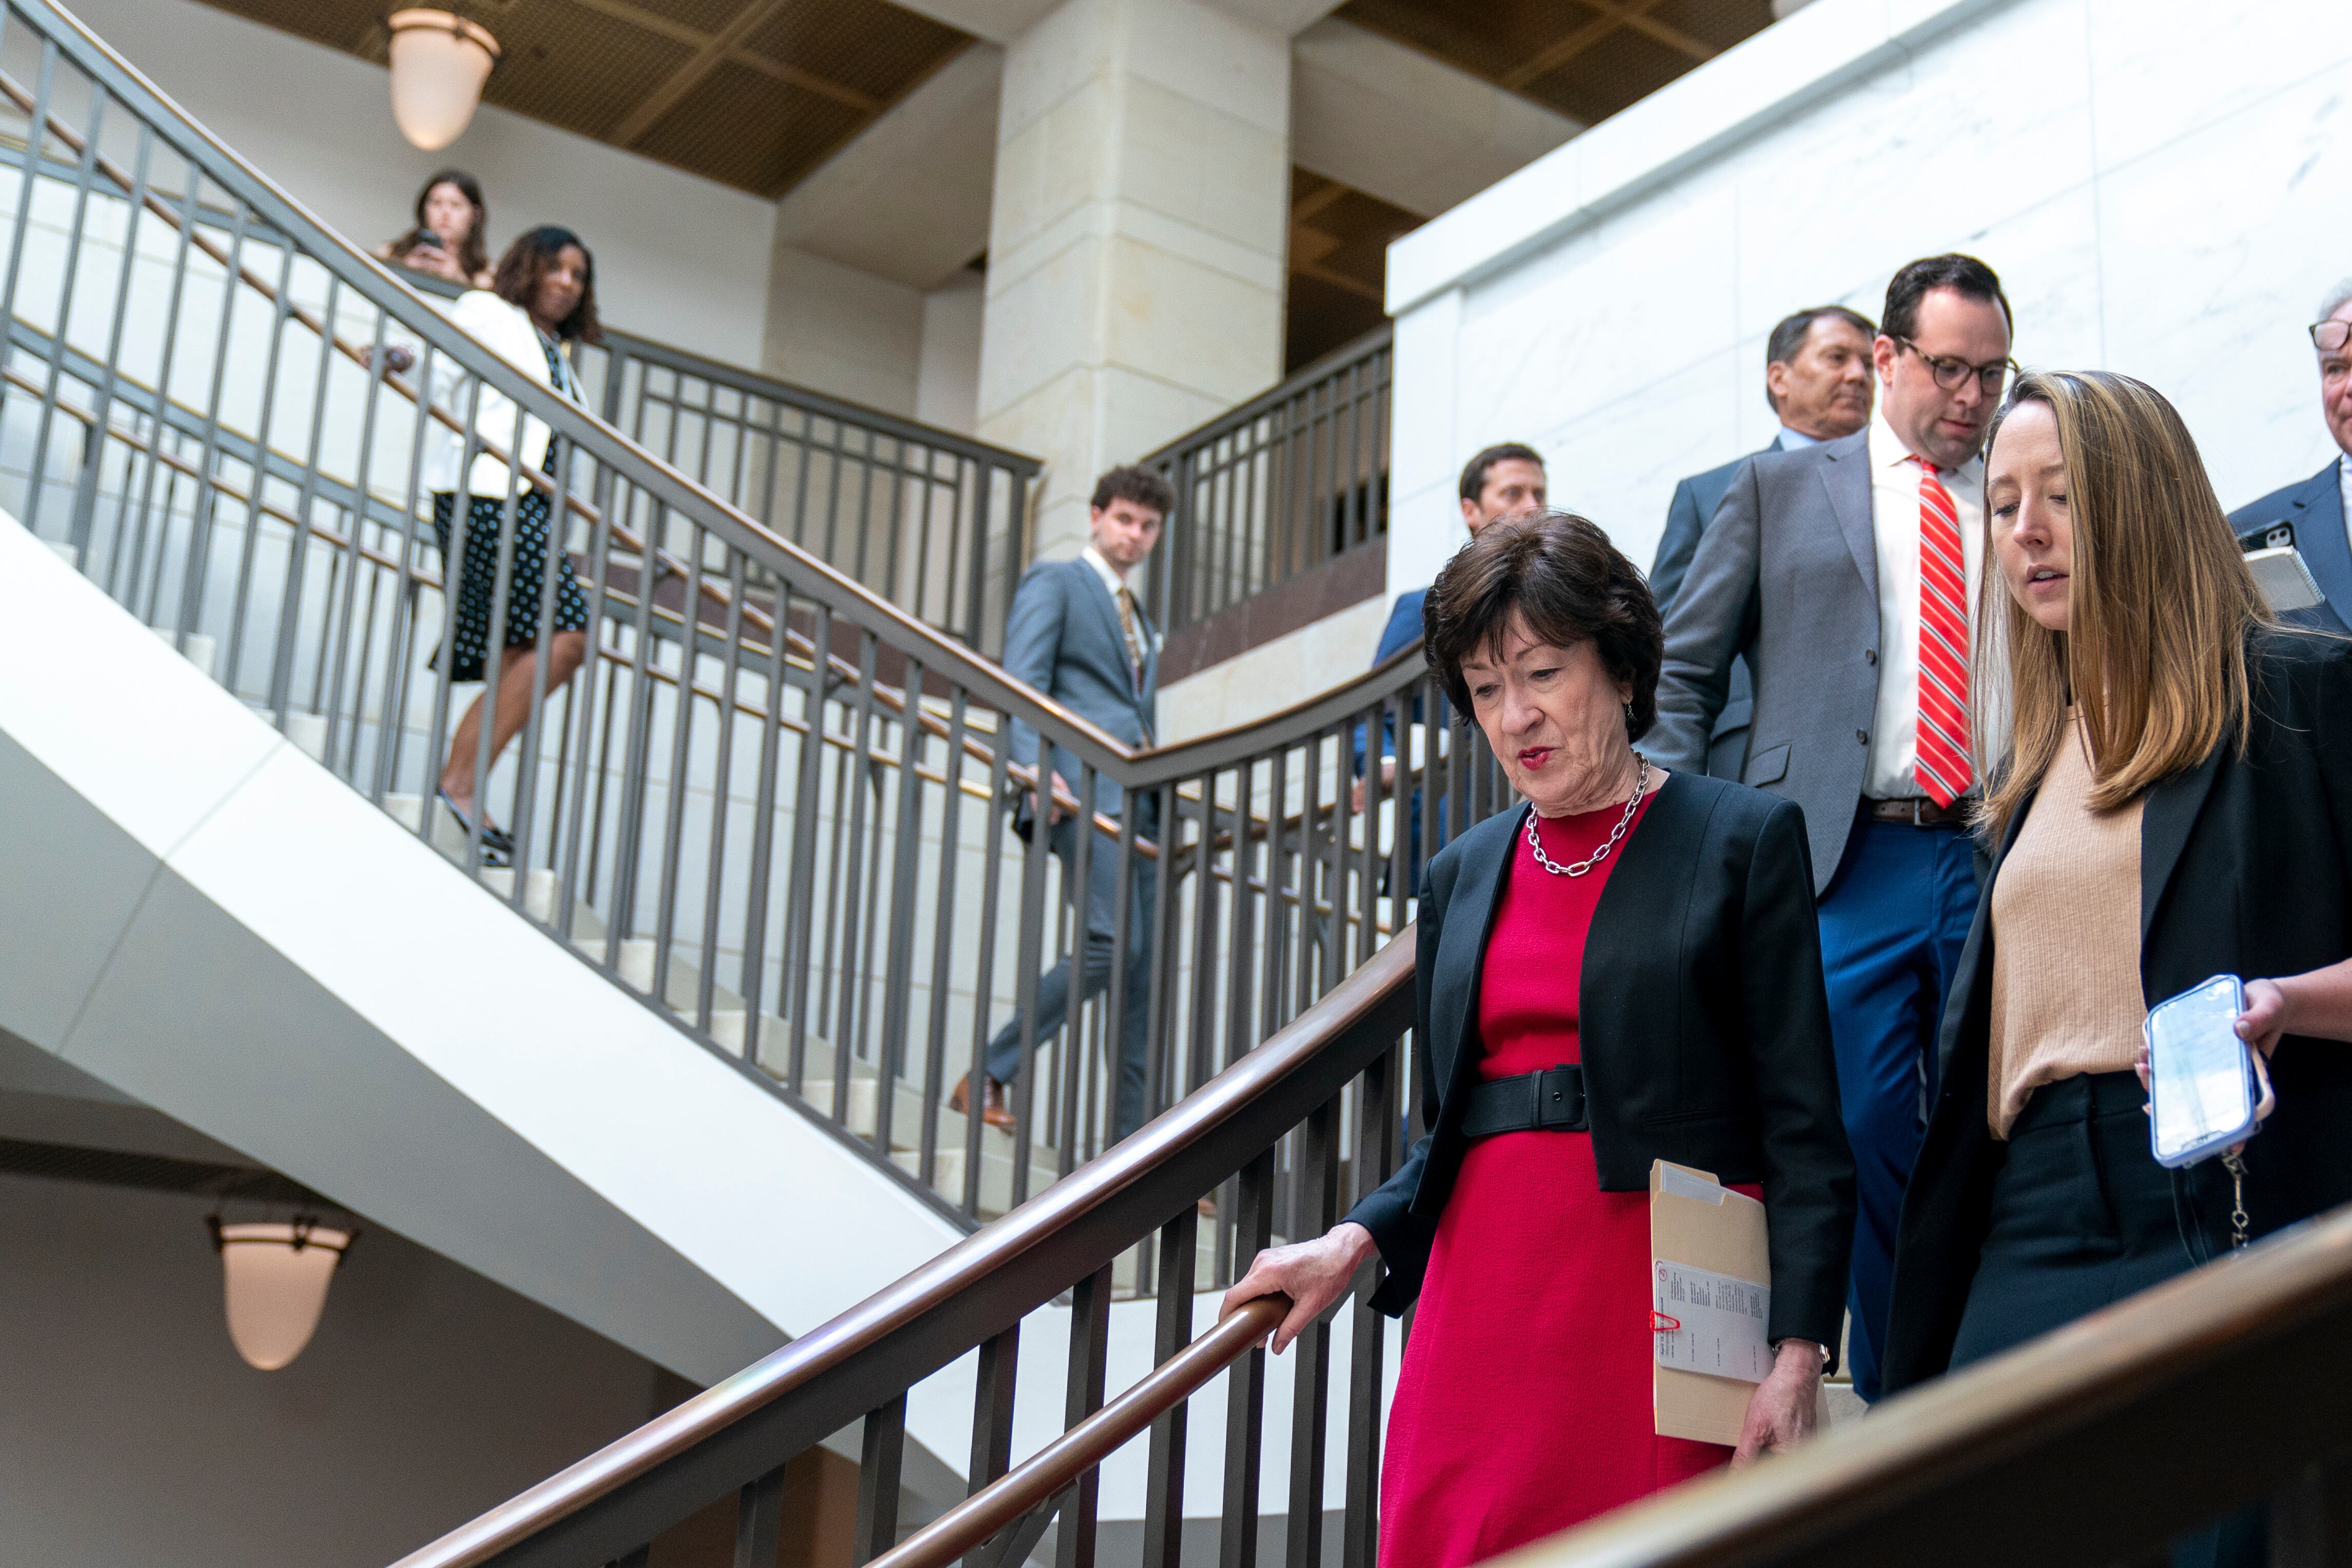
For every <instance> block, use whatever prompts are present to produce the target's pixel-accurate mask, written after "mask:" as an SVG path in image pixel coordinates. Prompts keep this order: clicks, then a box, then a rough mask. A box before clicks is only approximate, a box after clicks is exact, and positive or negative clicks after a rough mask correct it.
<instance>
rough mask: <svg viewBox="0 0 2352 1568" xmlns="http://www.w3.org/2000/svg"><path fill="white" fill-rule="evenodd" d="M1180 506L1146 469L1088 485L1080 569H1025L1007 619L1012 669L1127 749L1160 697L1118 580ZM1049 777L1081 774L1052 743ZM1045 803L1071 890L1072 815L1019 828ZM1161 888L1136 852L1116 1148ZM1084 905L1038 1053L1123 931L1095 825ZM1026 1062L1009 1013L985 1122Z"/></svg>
mask: <svg viewBox="0 0 2352 1568" xmlns="http://www.w3.org/2000/svg"><path fill="white" fill-rule="evenodd" d="M1175 500H1176V497H1175V494H1174V492H1173V491H1171V489H1169V486H1168V481H1167V480H1166V479H1162V478H1161V477H1160V475H1159V474H1157V473H1155V472H1153V471H1152V470H1151V469H1150V468H1113V469H1112V470H1111V471H1110V472H1108V473H1107V474H1105V475H1104V476H1103V477H1102V478H1101V479H1097V481H1096V482H1095V491H1094V497H1093V500H1092V501H1091V503H1090V504H1089V507H1088V510H1087V534H1088V541H1087V547H1086V549H1085V550H1083V551H1082V552H1079V554H1078V557H1077V559H1076V560H1075V561H1047V562H1042V563H1039V564H1037V565H1035V566H1032V567H1031V568H1030V569H1029V571H1028V573H1027V574H1026V575H1024V577H1023V578H1022V579H1021V585H1020V586H1019V587H1018V588H1016V589H1015V590H1013V608H1012V610H1011V612H1010V613H1009V615H1008V616H1007V617H1006V622H1005V627H1004V668H1005V669H1006V670H1007V671H1008V672H1010V673H1011V674H1012V675H1013V677H1014V678H1015V679H1019V680H1021V681H1023V682H1024V683H1025V684H1027V685H1029V686H1032V687H1034V688H1035V689H1037V690H1039V691H1041V692H1043V693H1044V694H1045V695H1046V696H1048V697H1050V698H1052V699H1053V700H1055V701H1056V702H1058V703H1060V704H1061V705H1062V706H1063V707H1065V708H1067V709H1068V710H1070V711H1072V712H1073V713H1076V714H1077V715H1078V716H1079V717H1080V718H1082V719H1086V720H1088V721H1091V722H1093V723H1094V724H1096V725H1097V726H1098V727H1099V728H1101V729H1102V730H1104V731H1107V732H1108V733H1109V735H1110V736H1111V737H1112V738H1113V739H1114V740H1118V741H1122V742H1126V743H1127V744H1128V745H1130V746H1149V745H1150V744H1151V743H1152V738H1153V729H1154V719H1155V713H1156V710H1157V707H1158V704H1159V699H1160V634H1159V633H1158V632H1157V631H1156V630H1154V629H1153V627H1152V625H1151V623H1150V620H1149V619H1148V618H1147V617H1146V616H1144V613H1143V606H1142V605H1140V604H1139V603H1138V602H1137V599H1136V595H1134V593H1133V592H1132V591H1131V590H1129V587H1128V583H1127V580H1128V578H1129V575H1130V574H1133V572H1134V571H1135V569H1136V568H1137V567H1138V566H1140V565H1142V564H1143V562H1144V559H1145V558H1146V557H1147V556H1149V555H1150V553H1151V547H1152V546H1153V545H1155V544H1157V543H1158V542H1160V524H1161V522H1162V521H1164V520H1165V519H1166V518H1167V516H1168V512H1169V509H1170V508H1171V507H1172V506H1173V505H1174V504H1175ZM1038 751H1039V745H1038V736H1037V731H1036V730H1035V729H1034V727H1032V726H1030V725H1028V724H1024V723H1022V722H1021V721H1018V720H1015V721H1013V725H1012V729H1011V734H1010V737H1009V741H1008V752H1007V754H1008V755H1009V756H1010V758H1011V759H1012V761H1013V762H1014V763H1021V764H1024V765H1025V766H1032V767H1034V766H1036V765H1038V761H1039V759H1038ZM1044 771H1046V772H1048V773H1050V774H1051V778H1052V784H1053V787H1054V788H1055V790H1058V791H1061V792H1063V793H1066V794H1071V795H1075V794H1076V790H1075V789H1073V788H1072V786H1071V784H1070V781H1071V780H1072V779H1075V778H1076V777H1077V776H1078V761H1077V758H1076V757H1075V756H1073V755H1072V754H1071V753H1070V752H1067V751H1066V750H1064V749H1063V748H1061V747H1058V746H1056V747H1055V748H1054V750H1053V754H1052V756H1051V757H1050V758H1048V759H1046V761H1045V768H1044ZM1128 804H1129V803H1128V801H1127V799H1126V795H1125V792H1124V791H1123V790H1121V789H1120V787H1119V786H1118V784H1117V783H1116V782H1115V781H1113V780H1110V779H1108V778H1103V777H1101V776H1100V775H1097V781H1096V784H1095V809H1096V811H1097V812H1098V813H1100V814H1101V815H1103V816H1112V817H1116V816H1121V815H1123V814H1124V813H1125V811H1126V810H1127V807H1128ZM1158 805H1159V801H1158V800H1157V798H1156V797H1150V796H1147V797H1145V798H1144V799H1143V800H1142V801H1140V802H1139V803H1138V816H1137V819H1136V825H1135V831H1136V833H1137V836H1138V837H1144V838H1150V837H1153V836H1154V835H1155V834H1156V833H1157V832H1158V831H1159V822H1158V816H1157V808H1158ZM1040 809H1042V811H1043V813H1044V815H1045V817H1046V818H1047V825H1046V839H1045V841H1046V843H1047V845H1048V846H1049V847H1051V848H1052V850H1053V852H1054V853H1055V855H1057V856H1059V857H1060V858H1061V861H1062V872H1063V876H1062V883H1063V886H1064V888H1065V889H1070V890H1071V892H1072V893H1073V894H1075V893H1076V877H1075V875H1074V874H1073V873H1074V872H1075V869H1076V863H1077V859H1076V858H1077V851H1078V824H1077V821H1076V818H1075V816H1068V815H1065V813H1064V811H1063V809H1062V808H1060V807H1058V806H1055V805H1053V804H1052V802H1051V800H1050V798H1048V799H1047V800H1046V801H1045V802H1044V803H1041V804H1040V805H1028V804H1027V803H1024V812H1023V816H1022V819H1021V820H1023V821H1024V822H1025V823H1026V824H1027V825H1028V826H1026V828H1025V831H1026V832H1034V831H1035V828H1034V821H1035V814H1036V812H1037V811H1039V810H1040ZM1158 880H1159V877H1158V862H1156V861H1154V860H1150V859H1148V858H1143V857H1140V856H1139V857H1138V858H1136V859H1135V861H1134V863H1133V866H1132V868H1130V869H1129V873H1128V919H1127V971H1126V978H1125V990H1124V993H1123V997H1122V1001H1123V1005H1122V1006H1121V1007H1120V1009H1119V1014H1120V1016H1119V1020H1118V1088H1117V1090H1116V1092H1115V1094H1114V1095H1113V1098H1112V1104H1111V1141H1112V1142H1118V1140H1119V1139H1122V1138H1124V1137H1126V1136H1127V1135H1128V1134H1129V1133H1130V1132H1132V1131H1135V1130H1136V1129H1137V1128H1138V1127H1140V1126H1142V1125H1143V1103H1144V1075H1145V1071H1146V1059H1145V1051H1146V1049H1147V1048H1148V1042H1149V1037H1150V1018H1151V952H1152V942H1151V909H1152V894H1153V892H1154V890H1155V889H1156V887H1157V884H1158ZM1085 909H1086V942H1085V944H1084V948H1083V958H1084V968H1083V971H1082V974H1081V979H1080V982H1079V984H1080V990H1079V994H1078V995H1077V997H1076V999H1075V1000H1074V999H1073V998H1072V996H1071V994H1070V991H1071V976H1070V967H1071V966H1070V960H1069V959H1068V958H1064V959H1062V960H1061V961H1060V962H1058V963H1055V965H1054V966H1053V967H1052V968H1051V969H1049V970H1047V971H1046V972H1045V974H1044V975H1042V976H1041V977H1040V978H1039V979H1038V982H1037V1017H1036V1033H1035V1036H1034V1041H1035V1043H1036V1044H1038V1045H1043V1044H1044V1043H1045V1041H1046V1040H1048V1039H1050V1038H1051V1037H1053V1034H1054V1031H1055V1030H1056V1029H1058V1028H1060V1027H1061V1026H1062V1025H1063V1023H1064V1022H1065V1021H1066V1019H1067V1018H1068V1016H1069V1015H1070V1012H1071V1010H1072V1009H1073V1007H1074V1006H1076V1005H1078V1004H1080V1003H1083V1002H1085V1001H1087V999H1089V998H1091V997H1093V996H1094V995H1096V994H1097V993H1099V992H1101V991H1102V990H1103V989H1104V988H1105V987H1107V986H1108V984H1110V972H1111V953H1112V950H1113V945H1114V943H1115V942H1117V940H1118V839H1117V838H1116V837H1112V836H1110V835H1108V834H1106V833H1104V832H1102V831H1100V830H1099V829H1097V832H1096V835H1095V839H1094V842H1093V844H1092V845H1091V846H1090V847H1089V848H1088V850H1087V881H1086V889H1085ZM1021 1058H1022V1049H1021V1017H1020V1015H1019V1014H1018V1012H1017V1011H1016V1013H1015V1014H1014V1016H1013V1018H1012V1020H1011V1021H1010V1022H1008V1023H1007V1024H1006V1025H1005V1026H1003V1028H1002V1029H1000V1030H998V1031H997V1034H996V1037H995V1038H994V1039H992V1040H991V1041H990V1042H989V1044H988V1055H987V1058H986V1059H987V1077H988V1087H987V1093H986V1097H985V1099H984V1100H983V1101H982V1112H981V1113H982V1116H983V1117H984V1118H985V1119H986V1121H988V1123H989V1125H990V1126H992V1127H1003V1128H1010V1127H1011V1126H1013V1120H1014V1119H1013V1110H1012V1108H1011V1107H1010V1106H1008V1105H1007V1104H1006V1103H1005V1093H1004V1090H1005V1086H1006V1085H1008V1084H1011V1083H1012V1082H1013V1081H1014V1079H1015V1077H1016V1075H1017V1074H1018V1073H1019V1071H1020V1068H1021ZM970 1093H971V1079H965V1080H964V1082H963V1083H962V1084H961V1085H960V1086H958V1088H957V1089H956V1092H955V1097H954V1099H953V1100H951V1101H950V1106H951V1108H952V1109H953V1110H959V1111H962V1110H967V1109H968V1108H969V1105H970V1100H969V1098H968V1097H969V1095H970Z"/></svg>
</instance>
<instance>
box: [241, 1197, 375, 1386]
mask: <svg viewBox="0 0 2352 1568" xmlns="http://www.w3.org/2000/svg"><path fill="white" fill-rule="evenodd" d="M205 1225H206V1226H209V1227H210V1228H211V1230H212V1233H213V1247H214V1249H215V1251H217V1252H218V1253H219V1254H220V1259H221V1279H222V1291H223V1294H224V1296H225V1298H226V1302H227V1307H228V1337H229V1342H230V1343H232V1344H234V1345H235V1346H236V1353H237V1354H238V1355H240V1356H243V1357H244V1358H245V1361H246V1364H247V1365H248V1366H252V1367H255V1368H257V1369H258V1370H260V1371H262V1372H276V1371H277V1370H278V1368H280V1367H282V1366H285V1365H286V1364H288V1363H290V1362H291V1361H293V1359H294V1358H295V1357H296V1356H298V1355H300V1354H301V1353H302V1347H303V1346H305V1345H307V1344H309V1343H310V1336H311V1335H312V1334H313V1333H314V1332H316V1331H318V1327H319V1315H320V1313H321V1312H323V1311H325V1310H326V1306H327V1287H328V1285H330V1284H331V1283H332V1282H333V1279H334V1277H335V1269H336V1268H337V1267H338V1266H339V1265H341V1262H342V1261H343V1255H344V1254H345V1253H347V1252H349V1251H350V1250H351V1247H352V1242H353V1241H354V1240H355V1239H356V1238H357V1232H356V1230H355V1229H354V1228H353V1227H352V1225H351V1223H350V1222H349V1221H348V1220H345V1221H343V1222H342V1223H341V1226H340V1227H338V1226H330V1225H327V1224H324V1223H322V1222H321V1221H320V1217H319V1216H318V1215H311V1214H303V1215H295V1216H294V1218H293V1219H292V1220H290V1221H285V1220H257V1221H248V1222H239V1223H234V1224H231V1223H224V1222H223V1220H222V1218H221V1216H220V1215H211V1216H209V1217H208V1218H207V1219H206V1220H205Z"/></svg>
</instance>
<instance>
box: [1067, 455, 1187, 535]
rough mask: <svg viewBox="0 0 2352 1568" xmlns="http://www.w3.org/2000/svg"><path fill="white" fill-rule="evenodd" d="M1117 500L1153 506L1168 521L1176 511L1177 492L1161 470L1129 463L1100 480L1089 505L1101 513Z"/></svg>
mask: <svg viewBox="0 0 2352 1568" xmlns="http://www.w3.org/2000/svg"><path fill="white" fill-rule="evenodd" d="M1115 500H1123V501H1132V502H1134V503H1135V504H1136V505H1137V506H1144V507H1150V509H1151V510H1153V511H1156V512H1158V513H1159V514H1160V521H1162V522H1165V521H1168V514H1169V513H1170V512H1171V511H1174V510H1176V490H1175V487H1173V486H1172V485H1171V484H1170V483H1169V482H1168V480H1167V479H1165V478H1164V477H1162V475H1161V474H1160V470H1159V469H1157V468H1137V467H1135V466H1133V465H1131V464H1130V465H1129V466H1128V467H1126V468H1113V469H1112V470H1111V471H1110V472H1108V473H1107V474H1105V475H1104V476H1103V477H1102V478H1101V479H1097V480H1096V481H1095V499H1094V500H1090V501H1088V502H1087V505H1088V506H1090V507H1092V508H1094V510H1097V511H1100V510H1103V508H1105V507H1107V506H1108V505H1110V503H1111V502H1113V501H1115Z"/></svg>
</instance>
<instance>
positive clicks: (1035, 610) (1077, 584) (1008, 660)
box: [1004, 561, 1160, 815]
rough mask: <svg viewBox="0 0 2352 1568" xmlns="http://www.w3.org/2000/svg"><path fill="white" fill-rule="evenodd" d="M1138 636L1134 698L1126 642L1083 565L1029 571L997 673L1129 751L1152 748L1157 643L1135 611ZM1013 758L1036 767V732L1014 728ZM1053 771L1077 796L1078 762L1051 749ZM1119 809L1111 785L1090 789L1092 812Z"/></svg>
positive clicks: (1120, 799) (1105, 594)
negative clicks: (1139, 683)
mask: <svg viewBox="0 0 2352 1568" xmlns="http://www.w3.org/2000/svg"><path fill="white" fill-rule="evenodd" d="M1135 618H1136V625H1137V629H1138V631H1139V632H1140V633H1141V635H1142V638H1143V646H1144V654H1143V689H1142V691H1141V692H1140V693H1138V692H1137V690H1136V689H1135V682H1134V679H1133V677H1132V675H1131V674H1130V673H1129V665H1128V662H1127V639H1126V637H1123V636H1121V635H1120V632H1119V629H1118V604H1117V602H1116V601H1114V600H1113V599H1112V598H1111V596H1110V590H1109V589H1108V588H1106V587H1104V586H1103V581H1102V579H1101V578H1100V577H1098V576H1097V575H1096V574H1095V569H1094V568H1093V567H1091V566H1089V565H1087V563H1085V562H1084V561H1047V562H1042V563H1039V564H1037V565H1035V566H1032V567H1031V568H1029V571H1028V573H1027V574H1026V575H1024V577H1023V578H1022V579H1021V585H1020V586H1019V587H1018V588H1016V589H1014V590H1013V608H1012V611H1011V613H1010V614H1009V615H1008V616H1007V617H1006V619H1005V626H1004V668H1005V669H1006V670H1007V671H1009V672H1010V673H1011V674H1012V675H1013V678H1014V679H1017V680H1020V681H1021V682H1023V683H1024V685H1028V686H1032V687H1034V688H1035V689H1037V690H1039V691H1042V692H1044V693H1045V695H1046V696H1048V697H1050V698H1052V699H1053V700H1055V701H1056V702H1058V703H1060V704H1061V705H1062V706H1063V707H1065V708H1067V709H1068V710H1070V711H1072V712H1073V713H1076V714H1077V715H1078V716H1079V717H1080V718H1082V719H1087V720H1090V721H1093V722H1094V723H1096V724H1097V725H1099V726H1101V727H1102V728H1103V729H1104V730H1106V731H1108V732H1109V733H1110V735H1111V736H1112V737H1113V738H1114V739H1116V740H1119V741H1124V742H1127V743H1128V744H1129V745H1130V746H1148V745H1150V744H1151V743H1152V735H1153V727H1154V720H1155V717H1156V710H1157V708H1158V705H1159V697H1160V649H1159V646H1158V645H1159V640H1160V639H1159V637H1157V635H1155V634H1154V633H1153V631H1152V629H1151V622H1150V619H1149V618H1148V617H1146V616H1145V615H1144V613H1143V606H1142V605H1137V606H1136V610H1135ZM1012 746H1013V750H1012V757H1013V761H1014V762H1016V763H1034V762H1036V760H1037V731H1035V730H1034V728H1032V727H1031V726H1029V725H1027V724H1024V723H1022V722H1021V721H1019V720H1017V719H1016V720H1014V721H1013V737H1012ZM1052 766H1053V769H1054V771H1055V772H1056V773H1060V774H1061V775H1062V776H1063V777H1064V778H1065V779H1067V780H1068V781H1069V783H1070V787H1071V788H1072V789H1076V787H1077V784H1078V759H1077V758H1076V756H1074V755H1072V754H1071V753H1070V752H1068V751H1066V750H1065V749H1064V748H1062V747H1059V746H1056V747H1055V748H1054V760H1053V763H1052ZM1124 801H1125V792H1124V791H1122V790H1121V789H1120V788H1119V786H1118V784H1117V783H1115V782H1114V781H1112V780H1110V779H1103V780H1102V781H1101V782H1100V783H1099V784H1097V785H1096V786H1095V809H1096V810H1097V811H1100V812H1103V813H1105V814H1108V815H1116V814H1117V813H1118V811H1119V809H1120V808H1121V806H1122V805H1123V804H1124Z"/></svg>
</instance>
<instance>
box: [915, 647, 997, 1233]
mask: <svg viewBox="0 0 2352 1568" xmlns="http://www.w3.org/2000/svg"><path fill="white" fill-rule="evenodd" d="M949 689H950V693H951V694H952V695H951V696H950V700H949V708H948V736H947V745H946V746H945V748H944V749H943V750H942V751H941V752H940V775H941V784H940V811H941V813H942V814H943V815H942V816H941V817H940V875H939V883H938V886H937V888H936V889H935V890H934V891H933V893H932V898H933V900H934V904H933V908H932V926H931V1012H930V1023H929V1027H928V1028H926V1029H925V1030H924V1033H923V1092H922V1099H921V1100H920V1102H919V1103H920V1104H921V1105H922V1108H923V1125H922V1128H921V1143H920V1146H919V1152H918V1153H917V1155H916V1165H915V1169H916V1172H917V1177H918V1179H919V1180H920V1181H921V1182H922V1184H924V1185H925V1186H927V1187H928V1186H931V1185H933V1184H936V1183H937V1182H938V1180H939V1174H940V1108H941V1107H942V1106H944V1105H945V1104H946V1103H947V1081H946V1080H947V1044H948V984H949V981H950V975H951V973H952V971H953V967H954V961H955V937H956V931H957V929H958V928H957V921H956V879H957V872H958V871H959V869H960V868H959V866H958V865H957V860H958V850H959V848H960V847H961V838H962V833H961V829H962V826H963V814H964V794H963V764H964V745H965V741H966V737H967V731H966V730H965V720H966V716H967V708H968V705H969V702H970V694H969V693H967V692H966V691H965V690H964V689H963V687H962V686H961V684H960V683H958V684H951V685H950V688H949ZM983 831H984V830H983ZM987 918H988V917H987V914H986V912H985V911H983V912H982V919H983V920H985V919H987Z"/></svg>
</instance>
